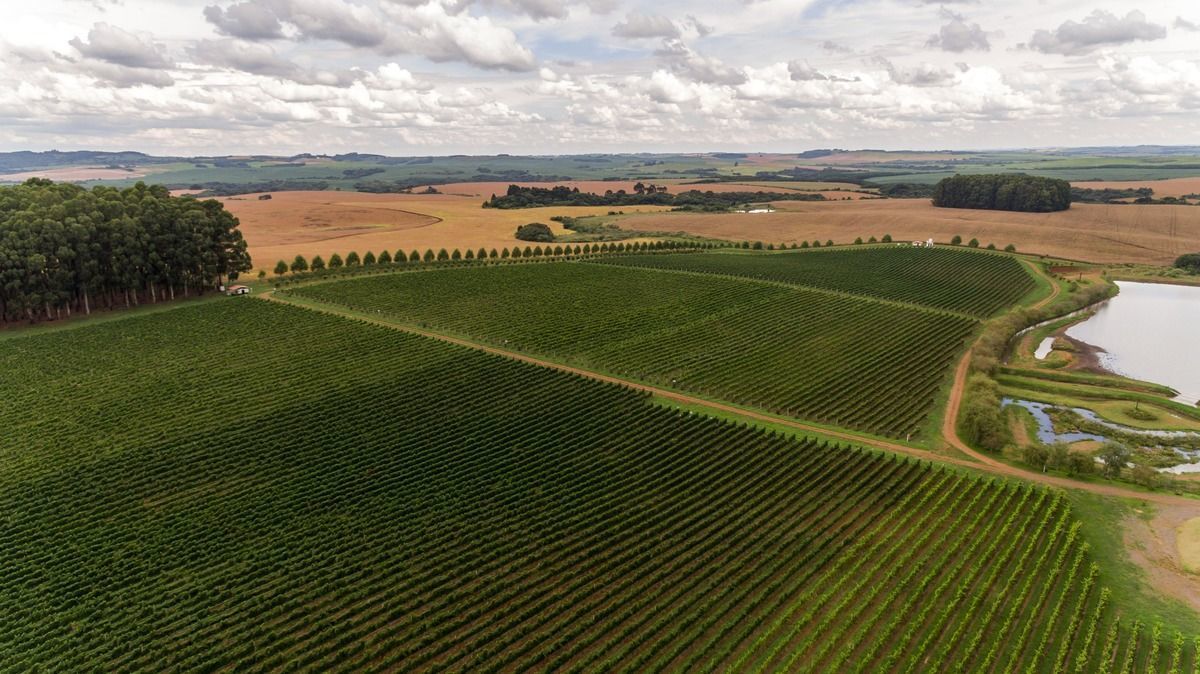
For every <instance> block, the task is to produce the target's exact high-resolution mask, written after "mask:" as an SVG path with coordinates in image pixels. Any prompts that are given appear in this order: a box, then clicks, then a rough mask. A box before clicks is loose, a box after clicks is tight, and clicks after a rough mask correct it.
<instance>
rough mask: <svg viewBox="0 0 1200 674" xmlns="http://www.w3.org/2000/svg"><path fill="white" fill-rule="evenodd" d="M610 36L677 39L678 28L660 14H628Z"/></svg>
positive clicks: (614, 27)
mask: <svg viewBox="0 0 1200 674" xmlns="http://www.w3.org/2000/svg"><path fill="white" fill-rule="evenodd" d="M612 34H613V35H615V36H617V37H626V38H632V39H640V38H653V37H666V38H671V37H679V27H678V26H676V25H675V22H674V21H671V20H670V19H668V18H667V17H665V16H662V15H661V14H643V13H641V12H630V13H629V14H626V15H625V20H624V21H622V22H620V23H618V24H617V25H615V26H613V29H612Z"/></svg>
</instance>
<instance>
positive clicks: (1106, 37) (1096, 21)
mask: <svg viewBox="0 0 1200 674" xmlns="http://www.w3.org/2000/svg"><path fill="white" fill-rule="evenodd" d="M1166 35H1167V29H1166V28H1165V27H1163V26H1161V25H1158V24H1155V23H1150V22H1149V21H1147V20H1146V15H1145V14H1143V13H1142V12H1140V11H1138V10H1132V11H1130V12H1129V13H1128V14H1126V15H1125V16H1124V17H1118V16H1117V15H1115V14H1112V13H1110V12H1106V11H1104V10H1102V9H1097V10H1094V11H1093V12H1092V13H1091V14H1089V15H1087V17H1085V18H1084V19H1083V21H1081V22H1080V21H1066V22H1064V23H1063V24H1062V25H1060V26H1059V27H1058V28H1055V29H1054V30H1052V31H1051V30H1045V29H1042V30H1038V31H1036V32H1035V33H1034V34H1033V38H1031V39H1030V40H1029V48H1031V49H1034V50H1036V51H1040V52H1043V53H1046V54H1066V55H1072V54H1084V53H1087V52H1089V51H1092V50H1093V49H1096V48H1097V47H1104V46H1111V45H1119V44H1126V43H1129V42H1136V41H1138V40H1158V39H1161V38H1164V37H1166Z"/></svg>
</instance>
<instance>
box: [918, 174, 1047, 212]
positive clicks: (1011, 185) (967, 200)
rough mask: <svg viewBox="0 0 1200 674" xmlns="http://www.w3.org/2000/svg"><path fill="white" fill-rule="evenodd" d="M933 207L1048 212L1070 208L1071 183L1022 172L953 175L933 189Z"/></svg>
mask: <svg viewBox="0 0 1200 674" xmlns="http://www.w3.org/2000/svg"><path fill="white" fill-rule="evenodd" d="M933 205H934V206H941V207H943V208H982V209H988V210H997V211H1023V212H1028V213H1048V212H1051V211H1065V210H1067V209H1068V208H1070V207H1071V183H1069V182H1067V181H1065V180H1059V179H1058V178H1042V177H1039V176H1031V175H1025V174H1023V173H1004V174H990V175H956V176H951V177H949V178H943V179H942V180H941V181H939V182H938V184H937V185H935V186H934V188H933Z"/></svg>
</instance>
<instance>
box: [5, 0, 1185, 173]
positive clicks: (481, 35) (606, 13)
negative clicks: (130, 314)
mask: <svg viewBox="0 0 1200 674" xmlns="http://www.w3.org/2000/svg"><path fill="white" fill-rule="evenodd" d="M21 5H22V8H21V11H20V12H12V13H7V14H6V16H5V20H4V22H3V24H2V25H0V150H48V149H59V150H73V149H93V150H113V151H116V150H137V151H143V152H150V153H154V154H177V155H199V154H204V155H221V154H249V153H256V154H278V155H287V154H294V153H301V152H312V153H341V152H352V151H357V152H370V153H380V154H392V155H445V154H492V153H501V152H507V153H512V154H571V153H582V152H705V151H762V152H794V151H802V150H806V149H814V148H831V147H837V148H848V149H863V148H879V149H917V150H925V149H968V150H969V149H988V148H1025V147H1065V146H1084V145H1136V144H1165V145H1171V144H1175V145H1178V144H1200V4H1197V3H1195V2H1194V1H1193V0H1156V1H1155V2H1150V3H1148V2H1140V3H1139V2H1127V1H1120V2H1102V1H1088V2H1079V1H1074V0H1006V1H1005V2H994V1H988V0H979V1H975V2H973V1H970V0H955V1H951V0H947V1H946V2H927V1H925V0H711V1H707V2H699V1H694V0H693V1H682V0H654V1H647V0H153V1H152V0H37V2H32V3H21Z"/></svg>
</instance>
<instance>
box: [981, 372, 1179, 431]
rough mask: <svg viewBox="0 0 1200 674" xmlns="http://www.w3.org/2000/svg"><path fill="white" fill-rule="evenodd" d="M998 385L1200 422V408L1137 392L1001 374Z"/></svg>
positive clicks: (998, 377)
mask: <svg viewBox="0 0 1200 674" xmlns="http://www.w3.org/2000/svg"><path fill="white" fill-rule="evenodd" d="M996 381H997V383H999V384H1000V385H1001V386H1005V387H1008V388H1016V389H1021V390H1024V391H1037V392H1039V393H1048V394H1051V395H1061V396H1068V397H1076V398H1084V399H1092V400H1126V401H1129V402H1139V403H1146V404H1149V405H1156V406H1158V407H1163V408H1166V409H1168V410H1170V411H1172V412H1176V413H1178V414H1182V415H1184V416H1187V417H1189V418H1191V419H1196V420H1200V408H1197V407H1196V406H1194V405H1185V404H1183V403H1178V402H1175V401H1174V400H1167V399H1165V398H1162V397H1159V396H1154V395H1149V394H1147V393H1137V392H1135V391H1113V390H1112V389H1109V388H1102V387H1099V386H1088V385H1086V384H1062V383H1059V382H1049V381H1045V380H1040V379H1033V378H1030V377H1017V376H1013V375H1007V374H1001V375H998V376H997V377H996Z"/></svg>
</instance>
